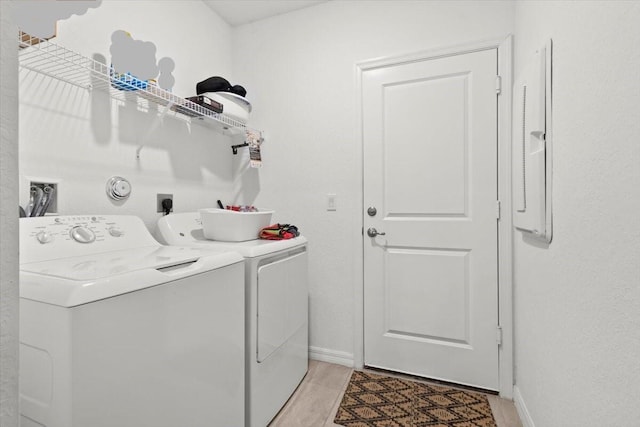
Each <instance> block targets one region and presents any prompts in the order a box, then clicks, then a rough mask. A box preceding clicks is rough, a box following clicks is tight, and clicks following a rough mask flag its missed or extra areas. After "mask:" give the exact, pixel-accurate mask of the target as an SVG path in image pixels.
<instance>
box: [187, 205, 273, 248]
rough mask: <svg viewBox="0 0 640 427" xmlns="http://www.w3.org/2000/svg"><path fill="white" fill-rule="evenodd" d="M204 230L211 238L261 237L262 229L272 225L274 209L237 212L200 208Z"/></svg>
mask: <svg viewBox="0 0 640 427" xmlns="http://www.w3.org/2000/svg"><path fill="white" fill-rule="evenodd" d="M199 212H200V218H201V219H202V231H203V232H204V237H205V238H207V239H209V240H221V241H223V242H244V241H246V240H254V239H257V238H258V237H259V234H260V230H261V229H262V228H264V227H266V226H268V225H271V215H273V211H267V210H263V211H259V212H236V211H232V210H228V209H217V208H207V209H200V210H199Z"/></svg>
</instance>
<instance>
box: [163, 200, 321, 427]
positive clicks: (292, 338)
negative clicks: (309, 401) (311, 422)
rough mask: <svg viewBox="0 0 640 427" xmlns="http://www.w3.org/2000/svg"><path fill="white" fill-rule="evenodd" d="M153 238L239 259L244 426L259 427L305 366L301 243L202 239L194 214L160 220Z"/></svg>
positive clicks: (304, 265) (290, 391)
mask: <svg viewBox="0 0 640 427" xmlns="http://www.w3.org/2000/svg"><path fill="white" fill-rule="evenodd" d="M157 237H158V240H159V241H161V242H163V243H165V244H168V245H179V246H187V245H189V246H193V247H198V248H202V247H207V248H215V249H217V250H231V251H235V252H238V253H240V254H241V255H242V256H243V257H244V258H245V286H246V293H245V294H246V316H247V317H246V335H245V336H246V343H245V347H246V387H245V389H246V419H247V424H246V425H247V426H250V427H265V426H266V425H267V424H269V422H270V421H271V420H272V419H273V418H274V417H275V416H276V414H277V413H278V411H280V409H281V408H282V407H283V406H284V404H285V403H286V402H287V400H288V399H289V397H291V395H292V394H293V392H294V391H295V390H296V388H297V387H298V385H299V384H300V382H301V381H302V379H303V378H304V376H305V375H306V372H307V370H308V366H309V335H308V268H307V240H306V239H305V238H304V237H302V236H300V237H296V238H294V239H288V240H278V241H272V240H259V239H256V240H250V241H245V242H237V243H235V242H220V241H214V240H207V239H206V238H205V237H204V233H203V230H202V223H201V221H200V214H199V213H198V212H189V213H173V214H169V215H166V216H164V217H162V218H160V220H158V236H157Z"/></svg>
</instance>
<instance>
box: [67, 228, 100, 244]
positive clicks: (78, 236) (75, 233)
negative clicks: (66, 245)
mask: <svg viewBox="0 0 640 427" xmlns="http://www.w3.org/2000/svg"><path fill="white" fill-rule="evenodd" d="M69 235H70V236H71V238H72V239H73V240H75V241H76V242H78V243H92V242H93V241H94V240H96V235H95V233H94V232H93V231H91V230H89V229H88V228H87V227H83V226H81V225H78V226H76V227H73V228H72V229H71V231H70V232H69Z"/></svg>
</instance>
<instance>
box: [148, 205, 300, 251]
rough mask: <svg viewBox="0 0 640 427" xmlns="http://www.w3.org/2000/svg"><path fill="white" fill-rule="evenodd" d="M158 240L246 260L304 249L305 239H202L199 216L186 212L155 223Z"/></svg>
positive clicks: (167, 216) (198, 214)
mask: <svg viewBox="0 0 640 427" xmlns="http://www.w3.org/2000/svg"><path fill="white" fill-rule="evenodd" d="M158 233H159V236H158V237H159V240H160V241H162V242H163V243H165V244H167V245H177V246H195V247H199V248H209V249H214V250H218V251H234V252H238V253H239V254H240V255H242V256H243V257H245V258H256V257H259V256H263V255H268V254H272V253H275V252H280V251H284V250H287V249H292V248H296V247H299V246H304V245H305V244H306V243H307V239H306V238H305V237H304V236H298V237H295V238H293V239H285V240H263V239H255V240H248V241H245V242H222V241H218V240H209V239H207V238H205V237H204V232H203V231H202V222H201V221H200V213H198V212H185V213H173V214H169V215H165V216H163V217H161V218H160V219H159V220H158Z"/></svg>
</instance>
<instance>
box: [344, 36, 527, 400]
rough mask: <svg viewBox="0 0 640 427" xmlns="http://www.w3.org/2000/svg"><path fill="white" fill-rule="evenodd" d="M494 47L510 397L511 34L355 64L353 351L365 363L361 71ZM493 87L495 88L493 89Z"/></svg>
mask: <svg viewBox="0 0 640 427" xmlns="http://www.w3.org/2000/svg"><path fill="white" fill-rule="evenodd" d="M489 49H497V50H498V75H499V76H500V78H501V85H500V86H501V87H500V96H498V200H500V211H501V212H500V220H499V221H498V295H497V298H498V323H499V325H500V327H501V328H502V334H501V335H502V337H501V340H502V343H501V345H500V347H499V348H498V374H499V392H500V396H501V397H503V398H506V399H512V398H513V379H514V378H513V377H514V375H513V227H512V218H511V212H512V210H511V204H512V201H511V194H512V193H511V120H512V119H511V111H512V110H511V107H512V85H513V36H512V35H511V34H509V35H507V36H505V37H501V38H495V39H490V40H483V41H479V42H473V43H465V44H461V45H455V46H449V47H445V48H442V49H432V50H426V51H421V52H416V53H411V54H406V55H400V56H392V57H385V58H377V59H372V60H367V61H363V62H359V63H357V64H356V66H355V74H356V76H355V77H356V94H355V100H356V106H355V110H356V112H357V122H356V123H357V125H356V127H357V138H358V141H359V143H360V144H359V146H358V148H359V155H358V156H356V158H357V159H358V163H357V165H356V167H357V168H358V172H359V177H360V190H361V191H360V194H359V197H360V203H359V206H360V207H361V209H360V212H358V213H357V216H356V218H354V224H360V225H361V230H362V233H361V234H362V235H361V236H360V238H361V239H362V240H361V245H359V246H358V247H357V249H356V251H357V253H356V255H355V257H354V259H355V260H356V266H355V272H354V274H355V280H354V284H355V285H354V307H353V313H354V349H353V350H354V351H353V363H354V366H355V368H356V369H362V367H363V366H364V209H365V206H364V196H363V194H364V160H363V156H364V136H363V113H362V75H363V73H364V72H365V71H368V70H372V69H376V68H383V67H389V66H394V65H399V64H406V63H411V62H417V61H423V60H429V59H437V58H443V57H447V56H454V55H460V54H465V53H472V52H477V51H482V50H489ZM496 89H497V87H496Z"/></svg>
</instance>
